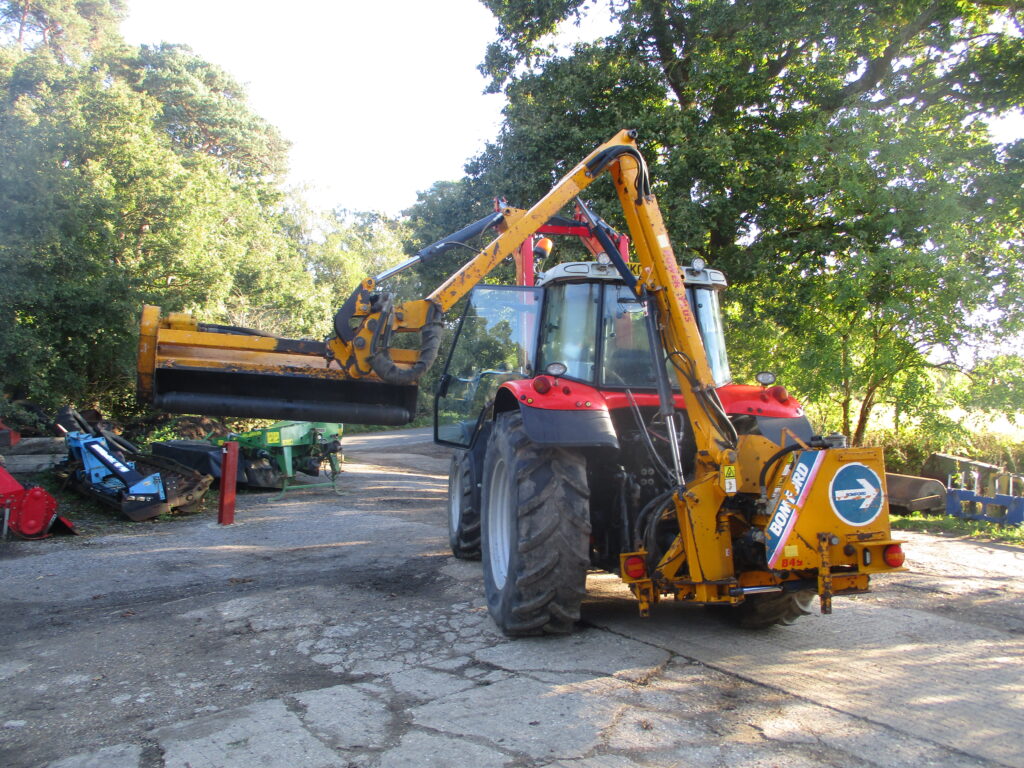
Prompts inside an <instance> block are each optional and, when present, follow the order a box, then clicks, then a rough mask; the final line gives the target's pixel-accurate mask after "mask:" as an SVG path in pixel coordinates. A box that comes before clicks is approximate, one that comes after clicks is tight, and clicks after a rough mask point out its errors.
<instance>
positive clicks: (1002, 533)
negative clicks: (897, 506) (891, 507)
mask: <svg viewBox="0 0 1024 768" xmlns="http://www.w3.org/2000/svg"><path fill="white" fill-rule="evenodd" d="M889 522H890V524H891V525H892V528H893V530H896V531H919V532H921V533H939V534H947V535H954V536H968V537H970V538H972V539H978V540H979V541H998V542H1001V543H1003V544H1014V545H1016V546H1018V547H1024V526H1021V525H998V524H997V523H986V522H984V521H982V520H963V519H961V518H959V517H949V516H945V515H923V514H921V513H920V512H914V513H912V514H909V515H890V516H889Z"/></svg>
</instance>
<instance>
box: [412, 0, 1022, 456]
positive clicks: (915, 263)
mask: <svg viewBox="0 0 1024 768" xmlns="http://www.w3.org/2000/svg"><path fill="white" fill-rule="evenodd" d="M484 4H485V5H486V6H487V7H488V8H489V9H490V10H491V11H492V12H493V13H494V15H495V17H496V19H497V21H498V36H497V39H496V40H495V41H493V42H492V43H491V45H490V46H489V48H488V50H487V54H486V58H485V61H484V64H483V65H482V69H483V70H484V72H485V73H486V74H488V75H489V76H490V78H491V87H492V89H503V90H504V92H505V93H506V95H507V97H508V106H507V108H506V112H505V123H504V126H503V128H502V131H501V133H500V135H499V136H498V137H496V139H495V140H494V141H493V142H491V143H490V144H489V145H488V146H487V148H486V149H485V151H484V152H483V153H481V154H480V155H479V156H478V157H476V158H474V159H473V160H472V161H471V162H470V163H469V164H468V165H467V174H468V177H467V179H466V180H465V181H464V182H463V183H464V184H465V185H466V188H467V189H473V190H474V191H476V192H478V193H482V194H493V195H507V196H508V197H509V199H510V201H512V202H514V203H518V204H526V203H528V202H531V201H533V200H536V199H538V197H539V196H540V195H542V194H543V193H544V191H546V189H547V188H548V187H549V186H550V184H551V182H552V181H553V178H554V177H555V176H557V175H560V174H561V173H564V172H565V171H567V170H568V169H569V168H570V167H571V166H572V164H574V163H575V162H577V161H578V159H579V158H581V157H582V156H583V155H584V154H586V153H587V152H588V151H590V149H592V148H593V147H594V146H595V145H596V144H598V143H600V142H601V141H604V140H605V139H607V138H608V137H609V136H611V135H612V134H613V133H614V132H615V131H617V130H618V129H620V128H623V127H631V128H636V129H638V130H639V135H640V142H641V146H642V149H643V151H644V153H645V155H646V157H647V159H648V161H649V163H650V164H651V166H652V167H651V170H652V176H653V178H654V180H655V183H656V186H655V190H654V191H655V193H656V194H657V196H658V199H659V203H660V205H661V207H662V208H663V210H664V211H665V214H666V219H667V222H668V225H669V228H670V232H671V235H672V237H673V242H674V243H675V246H676V252H677V254H679V255H680V258H682V259H689V258H691V257H693V256H700V257H702V258H704V259H705V260H707V261H708V262H709V263H711V264H713V265H715V266H716V267H719V268H722V269H723V270H725V271H726V273H727V274H728V275H729V277H730V279H731V281H732V283H733V286H734V287H733V289H732V290H731V291H730V292H729V293H728V294H727V295H728V297H729V298H728V302H727V311H728V313H729V317H730V327H731V329H732V333H731V339H730V341H731V349H732V355H733V357H734V363H735V365H734V367H735V368H736V370H737V371H739V372H740V373H741V374H743V375H748V376H749V375H750V374H752V373H753V372H754V371H755V370H757V369H762V368H769V369H774V370H776V371H778V372H779V373H781V374H782V375H783V380H784V381H785V383H786V384H787V385H788V386H789V387H790V389H792V390H794V391H795V392H797V393H798V394H800V395H801V396H803V397H804V398H806V399H808V400H810V401H812V402H814V403H817V404H818V405H819V406H821V407H820V408H819V412H820V413H821V414H822V416H823V418H822V423H821V426H823V427H827V428H838V429H840V430H842V431H844V432H846V433H847V434H849V435H851V436H852V437H853V439H854V441H855V442H859V441H860V440H861V439H862V437H863V435H864V431H865V429H866V428H867V425H868V423H869V420H870V417H871V416H872V414H873V413H875V412H876V410H877V409H878V408H879V407H885V408H887V409H890V412H891V413H895V414H897V416H898V417H907V416H914V415H915V414H916V415H920V414H922V413H924V412H926V411H928V410H929V409H933V408H935V407H939V406H941V405H948V404H949V402H950V398H951V397H952V393H953V392H954V390H956V389H957V388H956V387H952V386H950V385H949V384H948V375H947V372H949V371H957V370H965V369H969V368H970V366H971V365H972V364H973V362H974V361H975V360H977V359H984V358H986V356H988V357H990V356H991V355H990V354H989V355H986V352H985V350H989V349H992V347H993V345H999V344H1006V343H1013V342H1012V340H1013V339H1017V340H1018V343H1019V339H1020V338H1021V337H1020V335H1019V334H1020V333H1021V331H1022V329H1024V325H1022V319H1024V290H1022V288H1024V285H1022V277H1021V272H1022V270H1021V267H1022V265H1024V260H1022V256H1021V246H1022V242H1024V238H1022V232H1021V221H1022V217H1021V202H1022V201H1021V195H1022V191H1021V190H1022V186H1024V185H1022V182H1024V166H1022V160H1024V142H1015V143H1011V144H1008V145H1000V144H996V143H994V142H993V140H992V138H991V136H990V133H989V130H988V127H987V120H988V119H990V118H992V117H994V116H999V115H1003V114H1007V113H1010V112H1012V111H1015V110H1019V109H1020V108H1021V106H1022V100H1024V80H1022V78H1024V38H1022V29H1024V28H1022V20H1024V16H1022V11H1021V9H1020V7H1019V4H1017V3H1014V2H1009V1H1007V2H1002V1H1000V0H979V1H973V2H972V1H970V0H911V1H909V2H862V1H854V0H839V1H838V2H835V1H834V0H829V2H818V1H816V0H811V1H808V0H799V1H797V0H756V1H755V0H696V1H693V2H684V1H683V0H632V1H629V2H627V1H626V0H610V1H608V2H597V3H595V4H593V7H590V8H589V9H588V7H587V6H586V5H585V4H584V3H583V2H582V0H543V1H542V2H535V1H534V0H530V1H529V2H527V1H526V0H484ZM588 10H589V12H590V13H605V14H608V15H609V16H610V17H611V18H612V19H613V20H614V22H615V28H614V30H613V32H612V33H611V34H610V35H609V36H607V37H606V38H604V39H601V40H598V41H596V42H593V43H590V44H578V45H576V46H574V47H573V48H572V49H571V50H568V51H566V50H562V49H559V48H557V47H555V45H554V44H553V42H552V38H551V33H552V32H553V31H555V30H557V29H558V28H560V27H564V26H565V25H570V24H573V23H575V22H576V21H577V20H578V19H579V18H580V17H581V14H584V13H585V12H588ZM552 169H554V173H552ZM591 190H593V191H591ZM591 190H588V192H587V195H588V196H593V198H594V199H595V201H596V203H597V204H598V206H599V208H600V210H601V212H602V213H604V214H606V215H607V218H609V219H612V220H613V221H614V220H615V217H614V216H613V215H610V214H612V213H613V211H614V208H615V207H617V206H615V205H614V204H613V198H612V196H611V194H610V192H609V191H608V190H607V189H605V190H601V189H598V185H595V186H594V187H592V188H591ZM430 204H431V203H430V202H429V201H427V200H422V201H421V203H420V204H419V206H420V207H423V206H427V205H430ZM415 210H416V209H414V212H415ZM979 350H980V353H979ZM979 354H980V358H979ZM1013 407H1015V408H1017V409H1024V402H1019V401H1018V402H1016V403H1015V405H1014V406H1013Z"/></svg>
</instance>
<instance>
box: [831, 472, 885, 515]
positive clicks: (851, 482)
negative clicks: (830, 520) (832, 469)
mask: <svg viewBox="0 0 1024 768" xmlns="http://www.w3.org/2000/svg"><path fill="white" fill-rule="evenodd" d="M884 500H885V494H884V493H882V481H881V479H879V477H878V475H877V474H876V473H875V471H874V470H873V469H871V468H870V467H866V466H864V465H863V464H861V463H859V462H854V463H852V464H844V465H843V466H842V467H840V468H839V470H838V471H837V472H836V473H835V475H833V476H832V482H831V483H830V484H829V501H831V503H832V509H833V511H834V512H835V513H836V515H837V516H838V517H839V519H840V520H842V521H843V522H845V523H847V524H849V525H857V526H860V525H867V524H868V523H870V522H871V521H872V520H874V519H875V518H876V517H878V513H879V512H881V511H882V502H883V501H884Z"/></svg>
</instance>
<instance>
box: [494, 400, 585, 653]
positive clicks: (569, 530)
mask: <svg viewBox="0 0 1024 768" xmlns="http://www.w3.org/2000/svg"><path fill="white" fill-rule="evenodd" d="M589 497H590V491H589V487H588V485H587V471H586V461H585V460H584V458H583V457H582V456H581V455H579V454H578V453H576V452H573V451H571V450H568V449H565V448H558V447H551V448H547V447H540V446H536V445H534V444H533V443H532V442H531V441H530V439H529V437H528V436H527V434H526V430H525V428H524V427H523V418H522V416H521V415H520V414H519V412H518V411H516V412H510V413H502V414H499V416H498V418H497V420H496V422H495V425H494V430H493V432H492V433H491V437H490V440H489V441H488V444H487V454H486V458H485V460H484V473H483V503H482V509H483V515H482V523H483V525H482V533H483V538H482V551H483V561H484V588H485V591H486V594H487V607H488V609H489V611H490V614H491V617H492V618H493V619H494V622H495V623H496V624H497V625H498V628H499V629H501V631H502V632H504V633H505V634H506V635H509V636H510V637H515V636H522V635H540V634H567V633H569V632H571V631H572V629H573V625H574V624H575V622H576V621H577V620H579V616H580V603H581V602H582V600H583V596H584V595H585V594H586V579H587V568H588V566H589V564H590V560H589V547H590V509H589Z"/></svg>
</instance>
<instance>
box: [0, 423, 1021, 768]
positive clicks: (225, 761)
mask: <svg viewBox="0 0 1024 768" xmlns="http://www.w3.org/2000/svg"><path fill="white" fill-rule="evenodd" d="M415 434H416V436H417V437H416V439H415V440H412V439H403V433H393V434H392V435H391V436H390V437H388V438H383V437H378V438H375V439H368V440H363V441H357V440H353V441H352V443H353V445H354V446H355V447H349V448H347V449H346V453H347V456H348V461H347V463H346V473H345V478H344V482H343V483H342V487H343V492H342V493H341V494H340V495H336V494H334V493H333V492H332V491H331V490H330V489H316V490H309V491H302V492H297V493H295V494H289V495H286V496H285V497H284V498H283V499H281V500H276V499H274V498H273V495H272V494H245V495H243V496H241V497H240V501H239V509H238V514H237V520H238V521H239V522H238V523H237V524H236V525H234V526H231V527H219V526H217V525H216V523H215V522H214V521H213V520H212V519H210V518H207V517H189V518H184V519H180V520H173V521H170V522H159V523H156V524H136V525H127V524H126V525H125V530H124V532H123V533H116V534H104V535H96V536H91V537H79V538H77V539H75V538H65V539H60V540H57V539H53V540H47V541H41V542H8V543H6V544H0V616H2V622H0V681H2V688H0V691H2V693H0V766H5V767H6V768H35V767H36V766H51V767H53V768H87V767H88V768H93V767H95V768H163V767H166V768H223V767H224V766H240V767H242V768H262V767H264V766H265V767H276V766H280V767H281V768H293V767H295V766H303V767H307V766H308V767H310V768H320V767H323V768H328V767H330V768H335V767H336V768H355V767H356V766H360V767H363V768H425V767H426V768H429V767H430V766H438V768H440V767H441V766H445V767H447V766H454V765H461V766H467V767H472V768H490V767H491V766H494V767H495V768H497V767H499V766H523V767H524V768H548V767H551V768H554V767H555V766H558V767H559V768H631V767H633V766H639V767H641V768H673V767H678V768H712V767H714V768H717V767H721V768H771V767H773V766H785V767H786V768H813V767H817V766H834V767H835V768H858V767H861V766H863V767H868V766H878V767H883V766H884V767H885V768H889V767H900V766H906V768H921V767H922V766H954V767H955V768H969V767H974V768H982V767H986V768H988V767H992V768H994V767H996V766H1018V767H1020V766H1024V738H1022V733H1024V664H1022V661H1024V599H1022V598H1024V579H1022V576H1024V550H1021V549H1019V548H1013V547H1007V546H1002V545H996V544H985V543H978V542H971V541H962V540H955V539H943V538H936V537H931V536H927V535H923V534H907V535H905V536H903V538H906V539H907V540H908V541H907V544H906V545H905V549H906V551H907V553H908V560H909V562H908V565H909V570H908V571H907V572H905V573H900V574H894V575H891V576H888V577H886V578H884V579H879V581H878V583H877V584H876V591H875V592H873V593H872V594H870V595H865V596H861V597H857V598H846V599H837V600H836V601H835V613H834V614H833V615H831V616H819V615H812V616H809V617H806V618H805V619H803V620H801V621H799V622H797V623H796V624H795V625H793V626H791V627H778V628H774V629H771V630H768V631H764V632H750V631H744V630H739V629H735V628H733V627H731V626H729V625H727V624H725V623H723V622H722V621H720V620H719V619H718V618H717V617H716V616H714V615H713V614H711V613H709V612H706V611H704V610H701V609H700V608H698V607H695V606H686V605H681V604H674V603H667V604H661V605H658V606H655V608H654V610H653V611H652V616H651V618H650V619H641V618H640V617H639V616H638V615H637V610H636V604H635V603H634V602H633V601H632V599H631V598H630V596H629V593H628V592H627V591H626V590H625V589H624V588H623V587H622V586H621V584H620V583H619V582H618V581H617V579H615V578H614V577H611V576H609V575H607V574H600V573H594V574H592V575H591V576H590V578H589V579H588V590H589V598H588V601H587V603H586V604H585V605H584V611H583V622H582V625H581V626H580V627H579V629H578V631H577V632H576V633H575V634H573V635H571V636H568V637H548V638H532V639H524V640H509V639H507V638H505V637H503V636H502V635H501V634H500V633H499V632H498V631H497V630H496V629H495V627H494V625H493V623H492V622H491V620H490V618H489V616H488V615H487V610H486V607H485V603H484V600H483V596H482V592H483V585H482V576H481V569H480V564H479V563H473V562H464V561H460V560H456V559H454V558H452V557H451V556H450V553H449V552H448V542H447V530H446V527H445V526H446V523H445V514H446V510H445V493H446V485H447V477H446V473H447V465H448V456H447V453H446V452H445V451H444V449H441V448H438V447H436V446H434V445H432V444H431V443H429V442H423V435H422V432H417V433H415Z"/></svg>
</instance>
